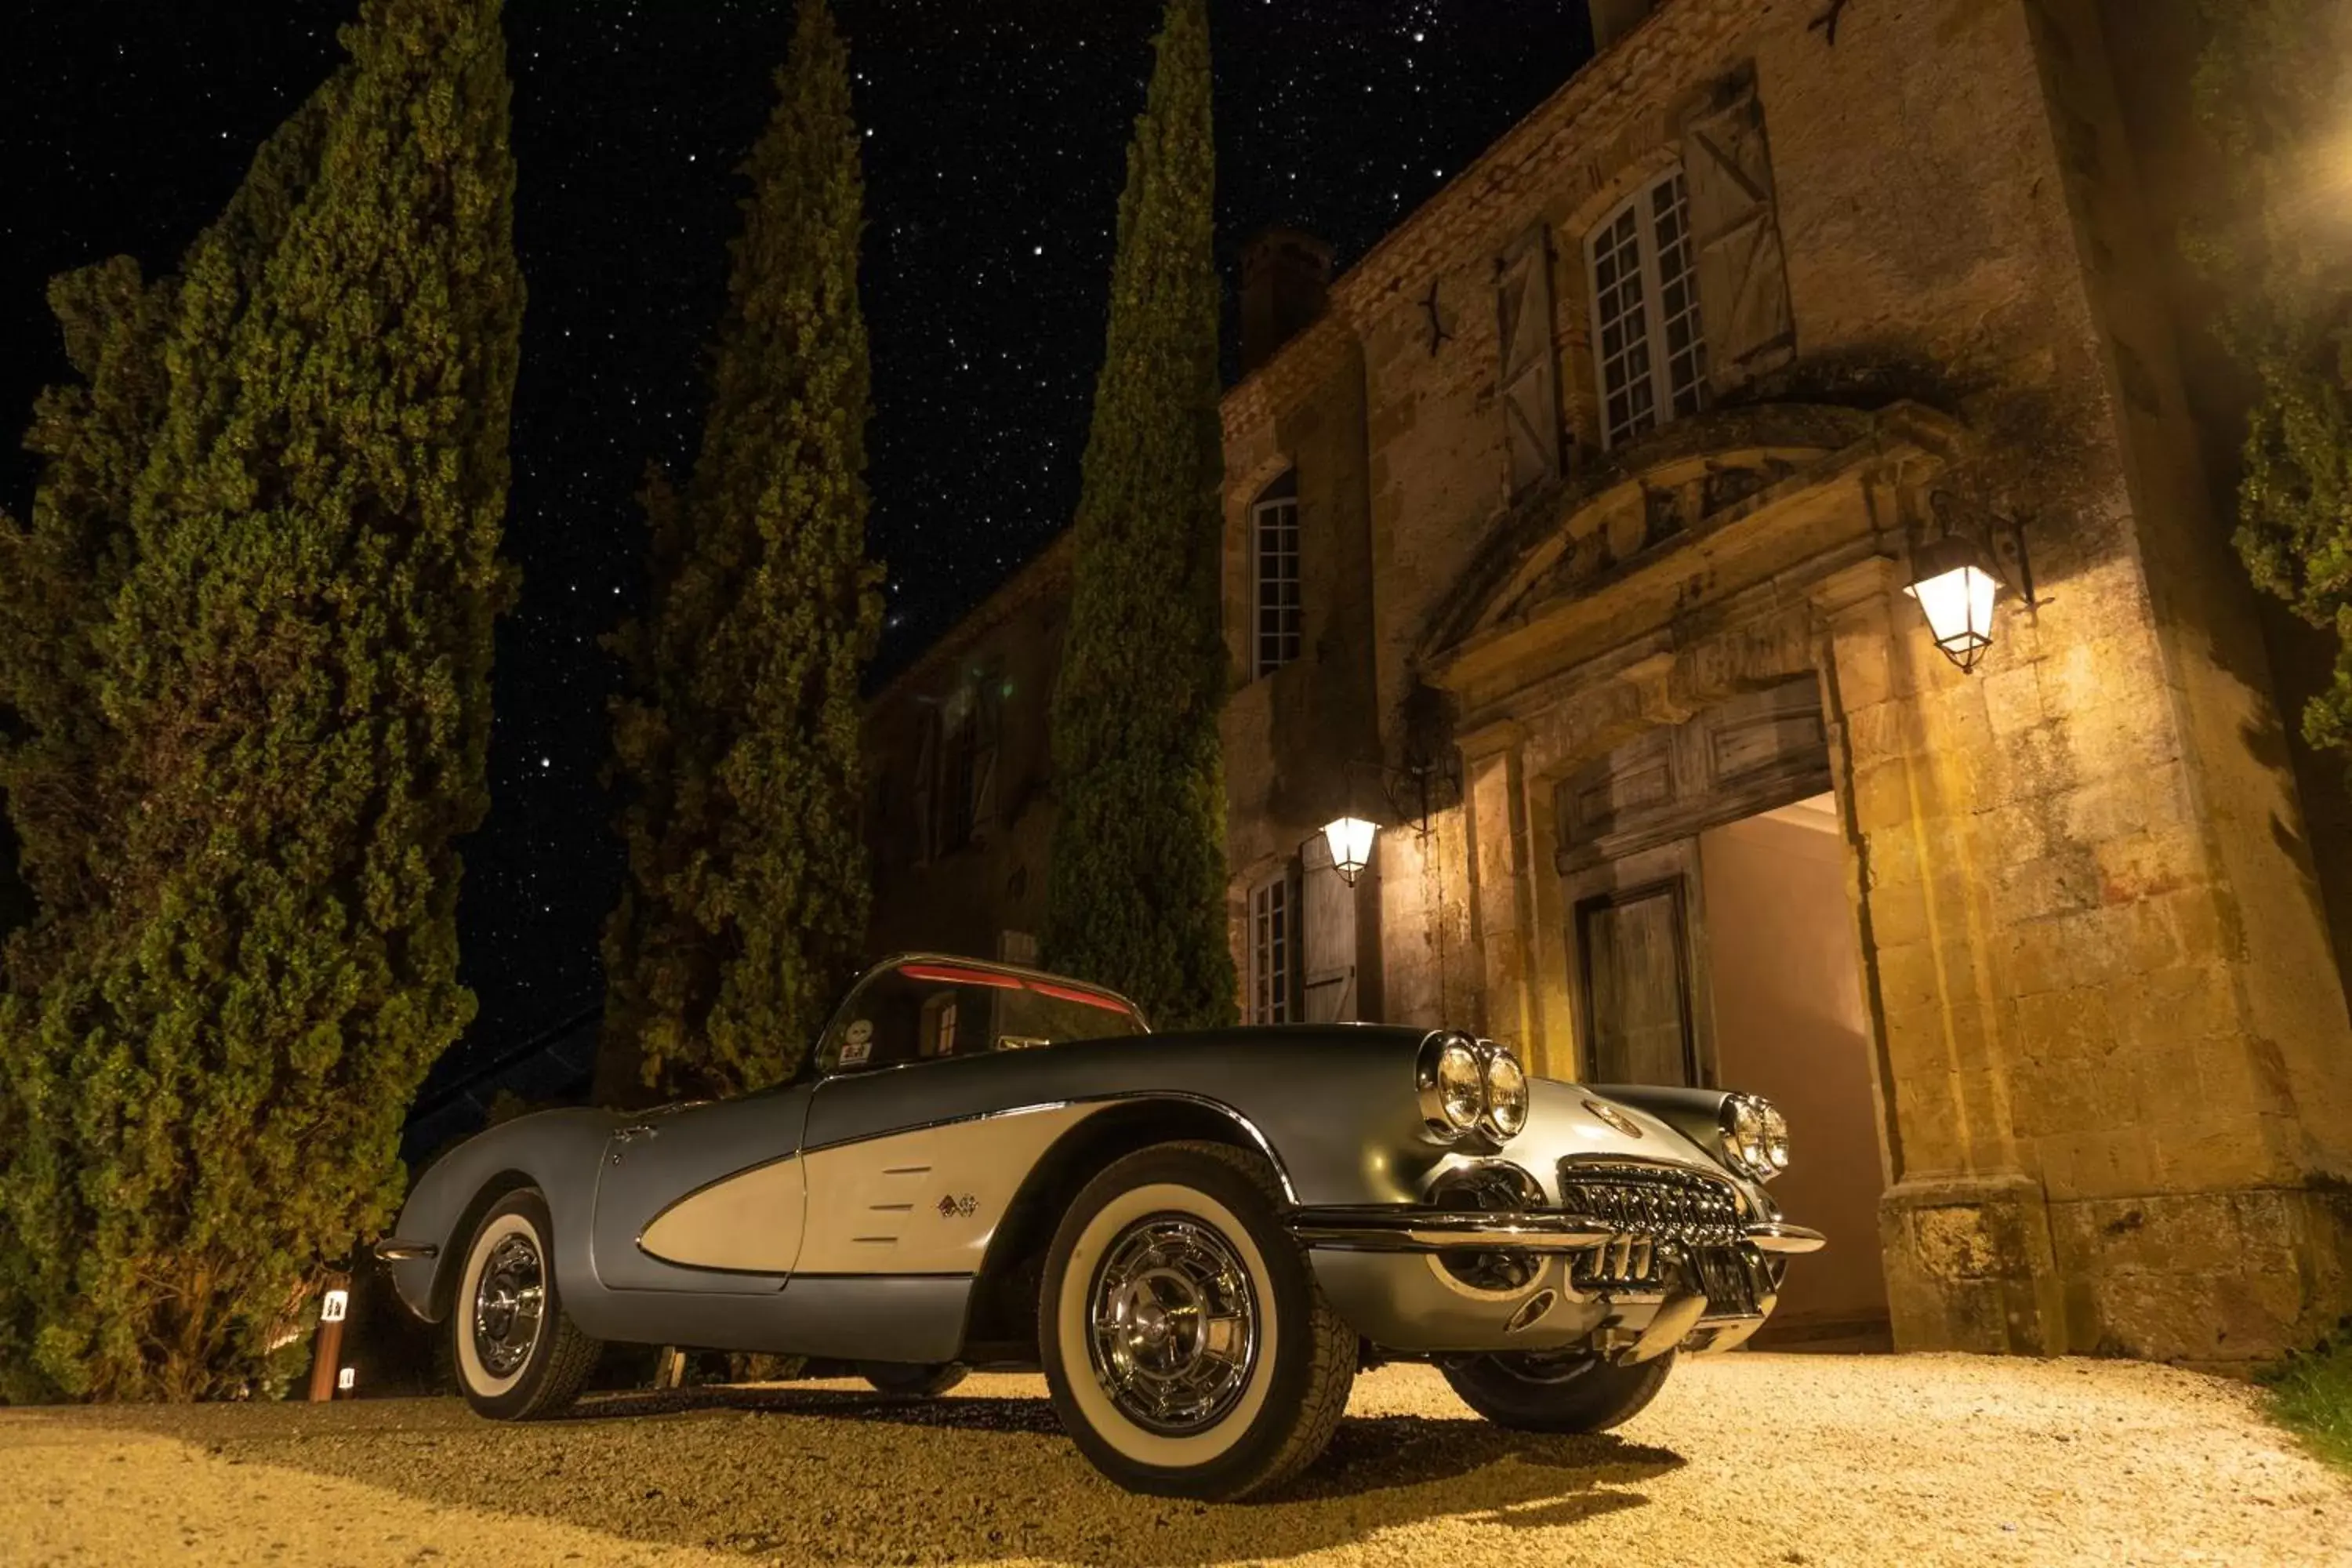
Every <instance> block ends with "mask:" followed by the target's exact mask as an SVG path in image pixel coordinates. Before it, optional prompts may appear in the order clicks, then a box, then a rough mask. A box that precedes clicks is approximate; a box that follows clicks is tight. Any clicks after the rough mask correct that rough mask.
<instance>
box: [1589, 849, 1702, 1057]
mask: <svg viewBox="0 0 2352 1568" xmlns="http://www.w3.org/2000/svg"><path fill="white" fill-rule="evenodd" d="M1569 894H1570V903H1569V909H1570V922H1571V924H1572V926H1573V930H1572V931H1571V932H1570V935H1571V937H1572V938H1573V942H1574V946H1573V952H1574V953H1575V960H1574V963H1575V972H1574V974H1573V976H1572V980H1573V989H1574V992H1575V995H1576V1008H1577V1034H1578V1040H1579V1045H1580V1061H1579V1063H1578V1076H1579V1077H1580V1079H1583V1080H1584V1081H1586V1082H1588V1083H1656V1084H1675V1085H1680V1086H1682V1087H1685V1088H1693V1087H1697V1086H1699V1085H1703V1084H1706V1083H1708V1082H1710V1081H1711V1080H1712V1079H1713V1076H1714V1073H1713V1066H1712V1055H1713V1053H1712V1048H1711V1043H1712V1035H1713V1027H1712V1020H1711V1019H1710V1018H1709V1017H1708V1016H1707V1012H1706V1007H1705V1006H1704V1005H1703V1004H1702V1001H1701V999H1702V998H1703V997H1704V996H1705V995H1706V991H1705V989H1704V988H1703V986H1702V985H1701V984H1700V981H1701V967H1700V965H1701V957H1702V954H1701V951H1700V950H1701V943H1702V935H1703V928H1702V925H1701V923H1700V918H1699V880H1698V846H1697V841H1696V839H1689V840H1684V841H1681V842H1677V843H1673V844H1666V845H1661V846H1658V847H1654V848H1651V849H1648V850H1645V851H1643V852H1642V853H1640V854H1637V855H1630V856H1626V857H1624V858H1622V859H1620V860H1617V861H1615V862H1612V863H1611V864H1609V865H1605V866H1601V867H1596V868H1592V869H1591V870H1589V871H1586V872H1584V873H1583V874H1581V875H1580V876H1578V877H1575V878H1572V879H1570V886H1569Z"/></svg>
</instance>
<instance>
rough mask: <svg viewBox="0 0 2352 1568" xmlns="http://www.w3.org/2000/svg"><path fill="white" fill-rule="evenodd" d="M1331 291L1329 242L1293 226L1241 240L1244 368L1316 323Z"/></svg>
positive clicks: (1246, 370)
mask: <svg viewBox="0 0 2352 1568" xmlns="http://www.w3.org/2000/svg"><path fill="white" fill-rule="evenodd" d="M1330 296H1331V247H1329V246H1328V245H1326V244H1324V243H1323V242H1322V241H1321V240H1319V239H1318V238H1316V237H1314V236H1313V235H1311V234H1302V233H1300V232H1299V231H1298V230H1297V229H1295V228H1270V229H1267V230H1265V232H1263V233H1261V234H1258V235H1256V236H1255V237H1252V238H1250V239H1248V240H1246V241H1244V243H1243V245H1242V374H1244V375H1247V374H1250V372H1252V371H1254V370H1255V369H1257V368H1258V367H1259V366H1260V365H1262V364H1264V363H1265V362H1266V361H1268V360H1270V359H1272V358H1273V357H1274V356H1275V355H1276V354H1277V353H1280V352H1281V351H1282V345H1283V344H1285V343H1286V342H1289V341H1290V340H1291V339H1293V338H1295V337H1297V335H1298V334H1299V333H1300V332H1303V331H1306V330H1307V328H1308V327H1310V326H1312V325H1314V323H1315V322H1316V321H1317V320H1318V319H1319V318H1320V317H1321V316H1322V314H1323V308H1324V306H1325V305H1326V304H1327V303H1328V302H1329V300H1330Z"/></svg>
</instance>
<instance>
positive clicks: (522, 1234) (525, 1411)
mask: <svg viewBox="0 0 2352 1568" xmlns="http://www.w3.org/2000/svg"><path fill="white" fill-rule="evenodd" d="M554 1235H555V1227H554V1226H553V1225H552V1224H551V1222H550V1221H549V1219H548V1214H547V1200H546V1199H545V1198H543V1197H541V1196H540V1194H538V1192H537V1191H536V1190H533V1189H530V1188H525V1189H524V1190H522V1191H520V1192H517V1193H510V1194H508V1195H507V1196H506V1197H504V1198H502V1199H500V1200H499V1202H498V1203H497V1204H496V1205H492V1207H491V1209H490V1212H489V1213H488V1214H486V1215H483V1216H482V1222H481V1224H479V1225H478V1226H475V1227H474V1239H473V1241H472V1243H471V1244H470V1245H469V1246H468V1247H467V1248H466V1267H465V1271H464V1272H463V1273H461V1274H460V1275H459V1276H458V1279H457V1298H456V1300H453V1301H452V1302H451V1303H450V1309H449V1336H450V1349H451V1351H452V1352H454V1353H453V1354H452V1357H451V1359H452V1360H453V1361H455V1362H456V1363H457V1387H458V1389H459V1391H460V1392H462V1393H463V1394H465V1396H466V1403H467V1404H468V1405H472V1406H473V1407H474V1408H475V1410H476V1411H478V1412H479V1413H480V1414H482V1415H488V1416H490V1417H492V1418H494V1419H496V1420H499V1421H529V1420H530V1419H532V1418H533V1417H535V1416H541V1415H555V1414H557V1413H558V1412H559V1411H562V1410H564V1409H567V1408H569V1407H570V1405H571V1404H572V1401H573V1400H575V1399H577V1398H578V1397H579V1396H580V1391H581V1389H583V1387H585V1386H586V1385H587V1383H588V1374H589V1373H590V1372H592V1371H593V1370H594V1368H595V1365H596V1354H597V1352H598V1351H599V1350H601V1349H602V1348H603V1347H602V1346H601V1345H600V1344H599V1343H598V1342H596V1341H594V1340H592V1339H590V1338H589V1337H588V1336H587V1335H586V1334H583V1333H582V1332H581V1331H579V1330H578V1329H577V1328H575V1327H573V1326H572V1320H571V1319H569V1318H567V1317H565V1316H564V1315H563V1298H562V1293H561V1292H559V1291H558V1290H557V1289H556V1286H555V1264H554V1257H555V1253H554V1247H553V1237H554Z"/></svg>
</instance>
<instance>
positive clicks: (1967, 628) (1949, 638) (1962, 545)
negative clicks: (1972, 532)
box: [1903, 533, 2000, 669]
mask: <svg viewBox="0 0 2352 1568" xmlns="http://www.w3.org/2000/svg"><path fill="white" fill-rule="evenodd" d="M1903 591H1904V592H1905V593H1906V594H1908V595H1911V596H1912V597H1913V598H1915V599H1916V600H1918V601H1919V608H1920V610H1921V611H1922V612H1924V613H1925V614H1926V616H1927V630H1928V631H1929V632H1930V633H1931V634H1932V635H1933V636H1934V637H1935V639H1936V646H1937V647H1939V648H1942V649H1943V650H1944V657H1945V658H1948V659H1950V660H1951V661H1952V662H1953V663H1954V664H1957V665H1958V666H1959V667H1960V668H1962V669H1974V668H1976V667H1977V660H1979V659H1980V658H1983V657H1984V651H1985V649H1987V648H1989V647H1992V607H1993V601H1994V600H1995V599H1997V598H1999V597H2000V574H1998V573H1997V572H1995V571H1994V570H1993V566H1992V563H1991V562H1990V561H1989V560H1987V559H1986V557H1985V552H1984V551H1983V550H1982V548H1980V547H1979V545H1978V544H1977V542H1975V541H1974V540H1971V539H1964V538H1962V537H1961V536H1960V535H1958V534H1957V533H1948V534H1946V535H1944V537H1943V538H1941V539H1938V540H1935V541H1933V542H1929V543H1927V544H1923V545H1921V546H1920V547H1919V548H1918V549H1916V550H1914V551H1913V552H1911V585H1910V586H1909V587H1907V588H1906V589H1904V590H1903Z"/></svg>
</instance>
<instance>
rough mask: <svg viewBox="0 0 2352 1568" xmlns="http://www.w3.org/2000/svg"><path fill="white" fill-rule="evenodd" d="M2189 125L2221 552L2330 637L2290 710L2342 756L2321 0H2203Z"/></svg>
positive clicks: (2339, 497)
mask: <svg viewBox="0 0 2352 1568" xmlns="http://www.w3.org/2000/svg"><path fill="white" fill-rule="evenodd" d="M2205 9H2206V17H2207V20H2208V22H2209V23H2210V26H2211V27H2212V30H2213V31H2212V37H2211V40H2210V44H2209V46H2208V47H2207V50H2206V53H2205V56H2204V58H2203V59H2202V61H2201V62H2200V68H2199V72H2198V79H2197V106H2198V112H2199V115H2200V119H2201V120H2202V121H2203V122H2204V124H2205V126H2206V129H2207V130H2208V132H2210V133H2211V135H2212V136H2213V138H2214V140H2215V141H2216V142H2218V143H2219V144H2220V146H2221V150H2222V152H2223V153H2226V154H2227V155H2228V167H2229V170H2230V174H2231V178H2232V179H2233V180H2235V181H2236V182H2237V189H2236V192H2235V193H2234V195H2235V196H2236V198H2237V199H2236V200H2235V201H2234V202H2232V203H2231V204H2230V207H2229V210H2228V211H2227V212H2226V213H2224V214H2222V215H2220V216H2219V217H2218V219H2217V220H2215V221H2211V222H2210V223H2209V224H2208V225H2207V226H2205V227H2204V228H2202V229H2201V230H2200V231H2199V232H2198V233H2196V234H2195V235H2193V236H2192V238H2191V242H2190V252H2191V256H2192V258H2194V259H2195V260H2196V261H2197V262H2198V263H2199V265H2200V268H2202V269H2203V270H2204V271H2205V273H2206V274H2207V275H2208V276H2209V277H2210V278H2211V279H2214V280H2215V281H2216V282H2218V283H2221V284H2224V285H2225V297H2226V301H2227V303H2226V305H2225V307H2224V309H2223V310H2222V313H2221V321H2220V322H2219V328H2220V331H2221V338H2222V341H2223V342H2224V343H2225V344H2226V345H2227V346H2228V347H2229V348H2230V349H2231V352H2232V353H2234V354H2235V355H2236V357H2237V358H2238V359H2239V360H2240V361H2242V363H2244V364H2245V365H2246V366H2247V367H2248V368H2249V369H2250V370H2252V372H2253V374H2254V377H2255V381H2256V394H2255V401H2254V405H2253V408H2252V412H2251V414H2250V416H2249V417H2248V421H2247V428H2246V440H2245V447H2244V472H2243V474H2242V478H2241V480H2240V486H2239V495H2238V500H2239V510H2238V529H2237V535H2236V543H2237V547H2238V552H2239V555H2240V556H2241V558H2242V559H2243V560H2244V562H2245V563H2246V566H2247V568H2248V570H2249V571H2250V572H2251V573H2252V575H2253V579H2254V581H2255V583H2256V584H2258V585H2259V586H2261V587H2262V588H2263V589H2264V590H2266V591H2267V592H2269V593H2271V594H2273V595H2276V596H2277V597H2279V598H2281V599H2283V600H2284V601H2285V602H2286V603H2287V604H2288V605H2291V606H2292V607H2293V608H2294V613H2295V614H2296V615H2298V616H2301V617H2302V618H2304V619H2305V620H2306V621H2308V622H2310V623H2311V624H2312V625H2314V626H2321V627H2326V628H2332V629H2333V630H2334V631H2335V632H2336V639H2337V653H2336V669H2335V674H2334V677H2333V679H2332V680H2331V681H2330V683H2329V685H2328V687H2327V689H2326V690H2324V691H2322V692H2320V693H2319V694H2318V695H2317V696H2316V697H2315V698H2313V699H2312V700H2311V701H2310V702H2309V703H2308V704H2307V705H2306V706H2305V710H2304V713H2303V732H2304V735H2305V739H2307V740H2308V741H2309V742H2311V743H2312V744H2313V745H2314V746H2317V747H2333V748H2335V749H2336V750H2337V751H2339V752H2347V753H2352V225H2347V222H2346V220H2345V216H2344V203H2343V197H2342V191H2343V180H2342V173H2341V168H2342V161H2343V144H2342V134H2343V130H2344V118H2343V117H2344V104H2345V97H2344V69H2345V62H2346V61H2347V59H2352V13H2347V11H2346V9H2345V8H2344V7H2343V6H2342V5H2337V4H2336V3H2335V0H2209V4H2208V5H2207V6H2206V8H2205Z"/></svg>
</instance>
